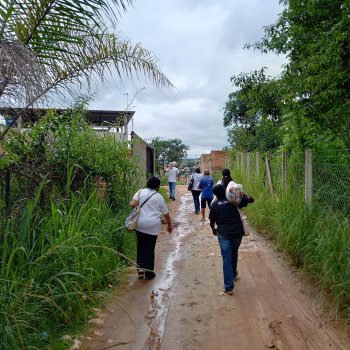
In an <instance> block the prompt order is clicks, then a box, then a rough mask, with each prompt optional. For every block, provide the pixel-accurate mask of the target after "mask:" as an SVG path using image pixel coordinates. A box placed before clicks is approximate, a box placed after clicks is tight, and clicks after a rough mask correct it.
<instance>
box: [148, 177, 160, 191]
mask: <svg viewBox="0 0 350 350" xmlns="http://www.w3.org/2000/svg"><path fill="white" fill-rule="evenodd" d="M159 187H160V180H159V179H158V177H156V176H151V177H150V178H149V179H148V180H147V188H150V189H151V190H156V189H158V188H159Z"/></svg>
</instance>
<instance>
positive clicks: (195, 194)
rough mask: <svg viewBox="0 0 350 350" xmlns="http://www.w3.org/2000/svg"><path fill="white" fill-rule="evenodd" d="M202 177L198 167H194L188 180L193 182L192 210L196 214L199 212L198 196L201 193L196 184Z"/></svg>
mask: <svg viewBox="0 0 350 350" xmlns="http://www.w3.org/2000/svg"><path fill="white" fill-rule="evenodd" d="M202 177H203V175H202V174H201V170H200V168H196V169H195V171H194V173H193V174H192V176H191V180H190V181H191V182H192V183H193V186H192V190H191V193H192V197H193V203H194V212H195V213H196V214H199V212H200V203H199V196H200V195H201V189H200V188H198V185H199V182H200V181H201V179H202Z"/></svg>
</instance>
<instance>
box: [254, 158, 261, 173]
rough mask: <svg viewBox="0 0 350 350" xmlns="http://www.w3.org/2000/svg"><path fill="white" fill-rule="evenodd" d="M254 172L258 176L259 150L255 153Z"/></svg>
mask: <svg viewBox="0 0 350 350" xmlns="http://www.w3.org/2000/svg"><path fill="white" fill-rule="evenodd" d="M255 174H256V176H259V174H260V154H259V152H256V153H255Z"/></svg>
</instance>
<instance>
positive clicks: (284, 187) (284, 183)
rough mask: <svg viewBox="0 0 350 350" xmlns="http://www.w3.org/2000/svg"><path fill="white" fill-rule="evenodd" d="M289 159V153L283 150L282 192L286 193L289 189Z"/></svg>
mask: <svg viewBox="0 0 350 350" xmlns="http://www.w3.org/2000/svg"><path fill="white" fill-rule="evenodd" d="M287 159H288V154H287V151H283V152H282V193H285V192H286V191H287V172H288V170H287V167H288V165H287Z"/></svg>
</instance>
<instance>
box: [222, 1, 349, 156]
mask: <svg viewBox="0 0 350 350" xmlns="http://www.w3.org/2000/svg"><path fill="white" fill-rule="evenodd" d="M281 2H283V3H284V5H285V9H284V10H283V12H282V13H281V14H280V15H279V18H278V19H277V21H276V23H275V24H273V25H270V26H267V27H265V36H264V38H262V40H261V41H260V42H258V43H255V44H254V45H247V47H248V48H254V49H258V50H261V51H262V52H268V51H272V52H275V53H277V54H281V55H285V56H286V57H287V59H288V61H287V63H286V64H285V65H284V66H283V69H282V73H281V74H280V76H278V77H269V76H267V75H266V73H265V69H261V70H260V71H259V70H258V71H254V72H251V73H248V74H246V73H241V74H239V75H237V76H233V77H232V78H231V81H232V82H233V84H234V86H235V87H236V88H237V90H236V91H234V92H233V93H231V94H230V95H229V99H228V101H227V103H226V105H225V108H224V114H225V117H224V124H225V126H231V125H232V126H233V128H232V129H231V130H230V131H229V142H230V144H231V146H233V147H236V148H237V149H240V150H246V151H252V150H258V151H266V150H274V149H276V148H278V147H280V146H283V147H284V148H285V149H287V150H288V151H290V153H291V152H294V151H297V152H298V151H299V150H305V149H306V148H315V147H316V146H318V145H322V146H323V147H325V146H328V147H329V148H333V147H342V148H344V149H345V150H346V151H347V152H349V150H350V134H349V125H350V124H349V123H350V114H349V111H350V108H349V105H350V89H349V84H350V78H349V77H350V66H349V61H350V59H349V58H350V39H349V38H350V29H349V28H350V25H349V24H350V19H349V11H350V7H349V6H350V5H349V1H344V0H334V1H329V0H320V1H302V0H294V1H288V0H283V1H281Z"/></svg>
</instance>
